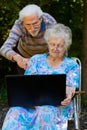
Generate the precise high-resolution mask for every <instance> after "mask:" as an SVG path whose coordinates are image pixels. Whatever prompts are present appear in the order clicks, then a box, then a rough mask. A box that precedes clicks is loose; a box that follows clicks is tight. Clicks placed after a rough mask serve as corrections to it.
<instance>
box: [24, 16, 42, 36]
mask: <svg viewBox="0 0 87 130" xmlns="http://www.w3.org/2000/svg"><path fill="white" fill-rule="evenodd" d="M41 21H42V18H39V17H38V15H37V14H35V15H32V16H26V17H24V18H23V25H24V27H25V28H26V30H27V31H28V32H29V34H31V35H32V36H37V35H38V33H39V31H40V26H41Z"/></svg>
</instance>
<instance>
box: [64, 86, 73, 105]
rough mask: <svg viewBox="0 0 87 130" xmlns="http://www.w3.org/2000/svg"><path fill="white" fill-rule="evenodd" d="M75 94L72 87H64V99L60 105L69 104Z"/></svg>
mask: <svg viewBox="0 0 87 130" xmlns="http://www.w3.org/2000/svg"><path fill="white" fill-rule="evenodd" d="M74 94H75V88H74V87H68V86H67V87H66V98H65V99H64V100H63V101H62V102H61V105H63V106H66V105H68V104H69V103H70V101H71V100H72V97H73V96H74Z"/></svg>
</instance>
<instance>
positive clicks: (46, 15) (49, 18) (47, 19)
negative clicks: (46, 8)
mask: <svg viewBox="0 0 87 130" xmlns="http://www.w3.org/2000/svg"><path fill="white" fill-rule="evenodd" d="M42 18H43V19H44V21H45V22H55V23H56V22H57V21H56V20H55V18H54V17H53V16H51V15H50V14H49V13H46V12H44V13H43V15H42Z"/></svg>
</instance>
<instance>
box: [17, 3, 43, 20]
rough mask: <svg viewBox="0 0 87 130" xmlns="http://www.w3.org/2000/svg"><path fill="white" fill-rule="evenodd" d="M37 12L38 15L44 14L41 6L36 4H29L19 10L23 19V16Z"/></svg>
mask: <svg viewBox="0 0 87 130" xmlns="http://www.w3.org/2000/svg"><path fill="white" fill-rule="evenodd" d="M34 14H37V15H38V17H41V16H42V14H43V11H42V10H41V8H40V7H39V6H37V5H35V4H29V5H27V6H25V7H24V8H23V9H22V10H21V11H20V12H19V17H20V19H21V20H22V19H23V17H26V16H31V15H34Z"/></svg>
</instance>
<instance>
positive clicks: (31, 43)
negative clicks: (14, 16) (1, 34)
mask: <svg viewBox="0 0 87 130" xmlns="http://www.w3.org/2000/svg"><path fill="white" fill-rule="evenodd" d="M56 23H57V22H56V20H55V19H54V18H53V17H52V16H51V15H49V14H48V13H43V15H42V23H41V29H40V32H39V33H38V35H37V36H35V37H32V36H31V35H30V34H29V33H28V32H27V31H26V29H25V28H24V27H23V23H22V21H21V20H20V19H18V20H16V21H15V23H14V25H13V27H12V29H11V31H10V33H9V36H8V38H7V40H6V41H5V43H4V44H3V45H2V47H1V48H0V54H1V55H2V56H4V57H5V58H7V59H9V60H12V57H13V56H14V55H16V54H17V53H18V52H19V53H20V54H21V55H22V56H23V57H26V58H30V57H31V56H33V55H35V54H38V53H39V54H40V53H44V52H47V51H48V47H47V43H46V41H45V39H44V33H45V30H46V29H47V28H48V27H49V26H50V25H52V24H56ZM16 46H17V50H18V52H16V51H14V48H15V47H16Z"/></svg>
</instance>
